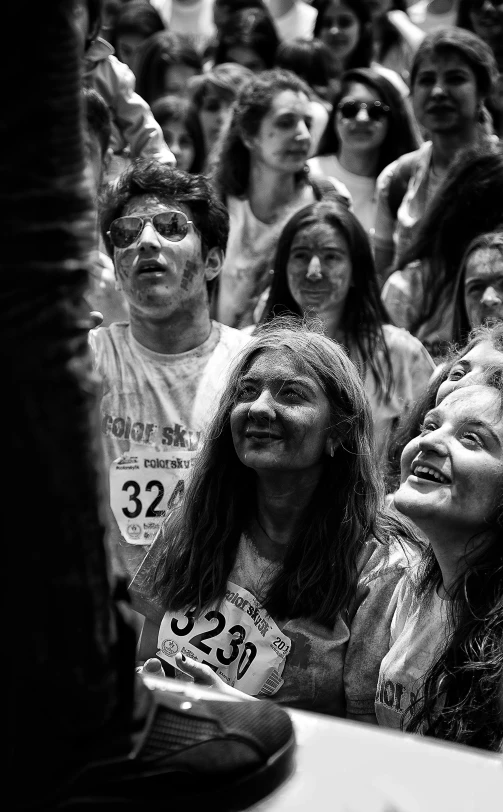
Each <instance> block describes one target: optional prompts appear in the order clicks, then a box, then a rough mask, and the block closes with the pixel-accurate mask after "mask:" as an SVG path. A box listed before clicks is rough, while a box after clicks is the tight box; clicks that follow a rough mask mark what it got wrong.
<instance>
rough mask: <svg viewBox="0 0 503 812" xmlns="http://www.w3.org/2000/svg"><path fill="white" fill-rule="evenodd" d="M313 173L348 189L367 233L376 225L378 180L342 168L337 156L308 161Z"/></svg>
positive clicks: (320, 157) (357, 214) (355, 211)
mask: <svg viewBox="0 0 503 812" xmlns="http://www.w3.org/2000/svg"><path fill="white" fill-rule="evenodd" d="M308 164H309V167H310V169H311V171H312V172H313V173H314V174H316V175H324V176H325V177H331V178H335V179H336V180H340V181H341V182H342V183H343V184H344V186H346V187H347V189H348V191H349V194H350V195H351V199H352V201H353V209H354V213H355V214H356V216H357V217H358V219H359V221H360V223H361V224H362V226H363V227H364V229H365V230H366V231H367V232H370V231H371V229H373V228H374V225H375V215H376V208H377V197H376V181H377V178H365V177H363V176H362V175H355V174H354V173H353V172H348V170H347V169H344V167H342V166H341V164H340V163H339V159H338V158H337V156H336V155H318V156H316V158H310V160H309V161H308Z"/></svg>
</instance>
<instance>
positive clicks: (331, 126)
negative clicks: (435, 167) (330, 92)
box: [316, 68, 419, 177]
mask: <svg viewBox="0 0 503 812" xmlns="http://www.w3.org/2000/svg"><path fill="white" fill-rule="evenodd" d="M355 82H357V83H358V84H362V85H365V86H366V87H369V88H370V89H371V90H372V91H373V92H374V93H376V94H377V96H378V97H379V99H380V101H382V102H383V104H386V105H388V107H389V108H390V112H389V117H388V130H387V133H386V137H385V139H384V141H383V142H382V144H381V146H380V147H379V160H378V163H377V167H376V173H375V174H376V177H377V176H378V175H379V174H380V173H381V172H382V170H383V169H384V168H385V167H386V166H389V164H390V163H392V162H393V161H395V160H396V159H397V158H400V156H401V155H405V154H406V153H408V152H413V151H414V150H415V149H417V148H418V147H419V138H418V135H417V133H416V130H415V127H414V123H413V121H412V118H411V116H410V113H409V112H408V110H407V108H406V106H405V102H404V100H403V97H402V94H401V93H400V91H399V90H397V89H396V87H395V86H394V84H393V83H392V82H390V81H389V79H386V77H385V76H381V74H379V73H377V71H375V70H373V69H372V68H354V69H353V70H349V71H346V73H344V75H343V77H342V82H341V89H340V91H339V93H337V95H336V96H335V98H334V100H333V107H332V109H331V111H330V115H329V117H328V121H327V125H326V127H325V129H324V131H323V134H322V136H321V139H320V143H319V146H318V150H317V153H316V154H317V155H338V154H339V152H340V148H341V142H340V139H339V135H338V133H337V126H336V118H337V112H338V111H337V105H338V104H339V102H340V101H341V100H342V99H343V98H344V96H346V94H347V93H348V91H349V88H350V87H351V85H352V84H354V83H355Z"/></svg>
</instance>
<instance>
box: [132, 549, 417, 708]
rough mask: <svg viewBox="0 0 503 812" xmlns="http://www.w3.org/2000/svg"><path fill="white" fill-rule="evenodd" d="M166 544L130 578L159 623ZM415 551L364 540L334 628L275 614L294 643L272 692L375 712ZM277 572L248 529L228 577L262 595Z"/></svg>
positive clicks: (280, 698)
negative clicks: (153, 587)
mask: <svg viewBox="0 0 503 812" xmlns="http://www.w3.org/2000/svg"><path fill="white" fill-rule="evenodd" d="M162 549H163V541H162V536H159V537H158V539H157V540H156V541H155V542H154V544H153V546H152V548H151V550H150V552H149V554H148V556H147V557H146V559H145V561H144V562H143V564H142V566H141V568H140V570H139V571H138V573H137V575H136V578H135V579H134V581H133V583H132V585H131V593H132V597H133V606H134V608H135V609H136V610H137V611H139V612H140V613H141V614H143V615H144V616H145V617H147V618H149V620H151V621H152V622H153V623H155V624H160V623H161V621H162V619H163V617H164V610H163V608H162V606H161V605H160V604H159V601H158V599H156V598H154V597H153V596H152V594H151V591H150V588H149V587H148V583H147V580H146V578H147V575H148V573H149V572H150V571H151V567H152V566H154V565H155V562H156V561H157V560H158V556H159V555H160V554H161V553H162ZM416 555H417V554H416V552H415V551H414V550H412V549H411V548H410V547H408V546H407V545H405V544H404V546H403V547H402V546H401V545H400V544H399V543H398V542H396V541H395V542H394V543H393V544H392V545H391V546H390V547H387V546H385V545H381V544H379V543H378V542H377V541H375V540H372V541H369V542H367V543H366V544H364V545H363V547H362V552H361V556H360V561H359V567H358V571H359V577H358V583H357V587H356V591H355V594H354V596H353V598H352V600H351V601H350V602H349V605H348V606H347V608H346V610H345V611H344V612H342V613H341V614H340V615H339V616H338V617H337V619H336V621H335V623H334V625H333V626H332V627H328V626H323V625H322V624H320V623H319V622H317V621H315V620H308V619H302V618H296V619H290V620H288V619H286V620H284V619H281V620H278V619H277V618H274V621H275V623H276V624H277V626H278V627H279V628H280V630H281V632H282V633H283V634H284V635H286V636H287V637H288V639H289V640H290V641H291V643H292V646H291V650H290V653H289V654H288V656H287V658H286V663H285V665H284V670H283V673H282V678H283V680H284V682H283V684H282V685H281V687H280V688H279V690H278V691H277V693H275V694H274V696H273V697H272V698H273V699H274V700H275V701H277V702H279V703H283V704H287V705H289V706H292V707H297V708H303V709H306V710H311V711H317V712H320V713H328V714H332V715H334V716H345V714H346V713H347V712H349V713H353V714H358V715H361V714H372V713H373V712H374V698H375V692H376V686H377V677H378V672H379V665H380V662H381V660H382V658H383V656H384V654H385V653H386V652H387V651H388V649H389V632H390V623H391V619H392V617H393V612H394V608H395V602H394V598H393V596H394V595H396V586H397V583H398V581H399V580H400V578H401V576H402V574H403V572H404V571H405V570H406V569H408V568H409V566H411V565H412V564H413V563H414V561H415V559H416ZM276 572H277V565H276V564H271V561H270V560H269V559H267V558H264V557H262V556H261V555H260V554H259V553H258V551H257V550H256V548H255V546H254V545H253V543H252V542H251V541H250V540H249V539H248V538H247V537H246V536H244V535H243V536H242V537H241V540H240V542H239V548H238V550H237V555H236V560H235V564H234V567H233V570H232V572H231V575H230V578H229V581H230V582H232V583H233V584H237V585H239V586H242V587H245V589H247V590H248V591H249V592H250V593H252V594H253V595H254V596H255V597H257V599H259V600H262V599H263V596H264V593H265V590H266V589H267V586H268V585H269V583H270V581H271V579H272V578H273V577H274V575H275V574H276ZM217 608H218V607H217ZM168 614H169V613H168ZM206 642H207V643H209V642H210V641H209V640H206ZM244 642H245V641H243V643H244Z"/></svg>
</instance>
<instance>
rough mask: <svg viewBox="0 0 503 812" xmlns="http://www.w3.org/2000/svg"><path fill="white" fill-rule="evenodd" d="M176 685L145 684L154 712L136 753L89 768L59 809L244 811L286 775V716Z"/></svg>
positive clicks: (289, 762)
mask: <svg viewBox="0 0 503 812" xmlns="http://www.w3.org/2000/svg"><path fill="white" fill-rule="evenodd" d="M173 683H174V680H170V679H165V680H154V681H150V684H151V685H152V684H155V686H156V687H155V689H152V687H151V692H152V694H153V696H154V704H153V708H152V712H151V714H150V718H149V720H148V723H147V725H146V727H145V731H144V733H143V735H142V737H141V739H140V741H139V743H138V744H137V746H136V747H135V748H134V750H132V751H131V752H130V753H129V755H128V756H127V757H125V758H124V757H123V758H120V759H100V760H99V761H96V762H94V763H92V764H89V765H88V766H87V767H86V769H85V770H83V771H82V772H81V773H80V774H79V776H78V778H77V779H76V780H74V781H73V782H72V786H71V787H70V788H68V789H67V792H66V793H65V795H66V798H65V799H64V800H61V801H60V803H59V804H57V805H56V806H55V808H56V809H68V810H78V809H84V808H85V809H88V808H89V806H104V807H105V808H107V809H117V810H119V809H122V808H124V809H128V810H129V809H136V810H146V809H151V808H152V806H151V804H152V803H153V802H154V803H156V804H162V806H160V807H159V808H160V809H161V808H162V809H170V808H172V804H174V803H175V802H176V801H182V802H183V801H190V802H192V803H194V802H200V803H201V804H202V806H201V809H204V812H206V811H207V810H209V809H210V810H211V809H215V810H218V812H227V810H229V811H230V810H242V809H246V808H247V807H248V806H250V805H251V804H253V803H255V802H256V801H259V800H260V799H261V798H263V797H264V796H265V795H268V794H269V793H270V792H272V790H274V789H275V788H276V787H277V786H279V784H281V783H282V782H283V781H284V780H285V779H286V778H287V777H288V776H289V775H290V773H291V772H292V770H293V765H294V752H295V737H294V732H293V726H292V723H291V721H290V717H289V716H288V714H287V713H286V712H285V711H284V710H282V709H281V708H279V707H278V706H277V705H275V704H274V703H273V702H270V701H268V700H263V701H260V702H250V701H247V700H243V701H234V700H230V701H229V700H228V699H226V698H220V699H219V698H218V694H216V695H215V696H214V697H213V696H212V697H211V698H204V699H201V698H197V699H194V698H192V697H191V696H190V693H189V694H187V693H183V692H180V690H179V688H178V685H179V683H177V684H176V685H175V686H173ZM147 684H148V682H147ZM175 687H176V690H175ZM203 693H204V694H205V696H207V694H208V691H205V692H203ZM191 808H192V807H191ZM194 808H195V807H194Z"/></svg>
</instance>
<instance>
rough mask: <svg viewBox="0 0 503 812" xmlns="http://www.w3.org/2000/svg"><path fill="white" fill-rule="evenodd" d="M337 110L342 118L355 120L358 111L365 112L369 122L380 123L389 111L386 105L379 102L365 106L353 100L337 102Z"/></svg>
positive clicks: (364, 103) (363, 103) (365, 104)
mask: <svg viewBox="0 0 503 812" xmlns="http://www.w3.org/2000/svg"><path fill="white" fill-rule="evenodd" d="M337 109H338V111H339V112H340V114H341V116H342V117H343V118H356V116H357V115H358V113H359V112H360V110H366V111H367V115H368V117H369V119H370V120H371V121H382V120H383V118H386V117H387V116H388V113H389V110H390V108H389V107H388V105H387V104H383V103H382V102H380V101H375V102H372V104H367V103H366V102H358V101H356V100H355V99H347V100H346V101H343V102H339V104H338V105H337Z"/></svg>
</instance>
